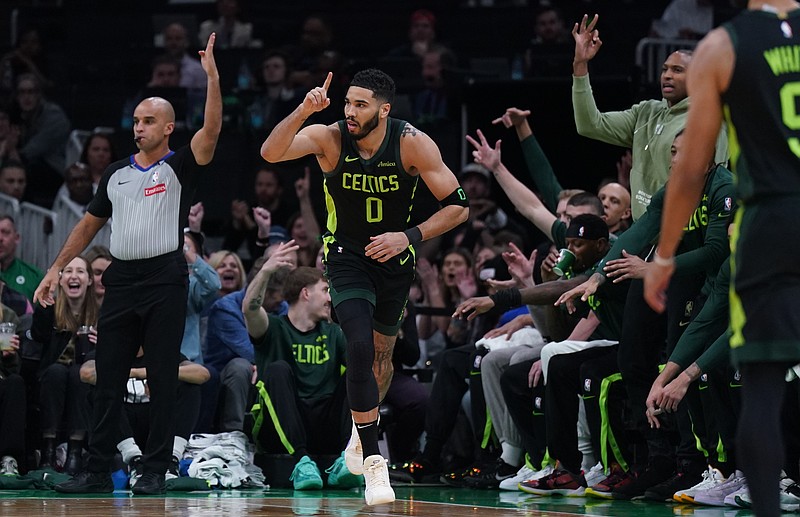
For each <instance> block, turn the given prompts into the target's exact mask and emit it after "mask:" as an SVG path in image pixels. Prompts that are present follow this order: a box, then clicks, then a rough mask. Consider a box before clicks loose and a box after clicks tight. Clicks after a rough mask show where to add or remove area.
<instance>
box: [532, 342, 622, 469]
mask: <svg viewBox="0 0 800 517" xmlns="http://www.w3.org/2000/svg"><path fill="white" fill-rule="evenodd" d="M614 348H616V347H596V348H589V349H586V350H582V351H580V352H574V353H571V354H559V355H555V356H553V357H552V358H551V359H550V364H549V366H548V372H547V385H546V389H545V404H546V407H547V411H545V421H546V422H547V447H548V449H549V451H550V455H551V456H552V457H553V458H555V459H557V460H558V461H560V462H561V464H562V465H563V466H564V468H565V469H567V470H569V471H570V472H574V473H578V472H580V470H581V461H582V459H583V455H582V454H581V452H580V451H579V450H578V429H577V423H578V404H579V399H578V396H579V394H581V393H583V392H584V389H585V388H584V386H583V382H582V377H581V371H582V367H583V364H584V363H586V362H587V361H592V360H598V359H600V358H603V357H608V356H609V355H611V356H616V352H615V350H614ZM596 414H597V415H598V416H599V411H598V412H597V413H596ZM591 427H593V428H594V429H592V431H593V434H592V444H593V447H594V448H595V451H596V453H598V454H597V457H599V456H600V455H599V450H600V448H599V436H600V434H599V433H600V424H599V421H598V422H597V423H596V424H595V425H594V426H590V428H591ZM594 432H597V435H595V434H594Z"/></svg>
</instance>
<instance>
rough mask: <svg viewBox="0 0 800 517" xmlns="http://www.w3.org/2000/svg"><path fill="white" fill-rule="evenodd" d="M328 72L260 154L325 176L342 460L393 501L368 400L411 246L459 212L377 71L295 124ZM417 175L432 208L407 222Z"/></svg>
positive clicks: (384, 374) (381, 390)
mask: <svg viewBox="0 0 800 517" xmlns="http://www.w3.org/2000/svg"><path fill="white" fill-rule="evenodd" d="M332 78H333V74H331V73H329V74H328V77H327V78H326V79H325V83H324V84H323V85H322V86H321V87H317V88H314V89H313V90H311V91H310V92H309V93H308V94H307V95H306V97H305V99H304V100H303V103H302V104H300V106H298V107H297V109H295V110H294V112H293V113H292V114H291V115H289V116H288V117H287V118H286V119H284V120H283V121H282V122H281V123H280V124H278V125H277V126H276V127H275V129H274V130H273V131H272V133H270V135H269V137H268V138H267V140H266V141H265V142H264V144H263V145H262V146H261V155H262V156H263V157H264V159H265V160H267V161H270V162H279V161H285V160H294V159H297V158H300V157H302V156H306V155H308V154H313V155H315V156H316V158H317V162H319V165H320V167H321V168H322V170H323V171H324V172H325V193H326V203H327V207H328V223H327V232H326V234H325V238H324V242H325V262H326V267H327V275H328V280H329V282H330V285H331V298H332V300H333V303H334V307H335V308H336V314H337V315H338V317H339V323H340V324H341V326H342V329H343V330H344V333H345V336H346V338H347V365H348V366H347V396H348V400H349V403H350V409H351V411H352V413H353V421H354V423H355V429H354V433H353V436H352V437H351V440H350V444H349V445H348V451H347V452H348V454H346V459H347V466H348V469H350V471H351V472H352V473H354V474H361V473H362V472H363V473H364V476H365V478H366V485H367V488H366V490H365V498H366V501H367V504H380V503H386V502H391V501H393V500H394V491H393V490H392V488H391V487H390V486H389V471H388V467H387V465H386V460H385V459H383V458H382V457H381V455H380V452H379V450H378V404H379V403H380V401H381V400H382V399H383V397H384V396H385V395H386V390H387V389H388V387H389V383H390V382H391V380H392V372H393V369H392V349H393V348H394V343H395V339H396V337H397V330H398V327H399V326H400V320H401V317H402V315H403V307H404V306H405V303H406V298H407V296H408V290H409V287H410V286H411V281H412V279H413V277H414V258H413V255H414V248H413V245H414V244H418V243H419V242H421V241H423V240H426V239H430V238H433V237H436V236H438V235H441V234H442V233H444V232H446V231H448V230H450V229H452V228H454V227H456V226H458V225H459V224H461V223H463V222H464V221H466V220H467V216H468V213H469V208H468V201H467V199H466V195H465V194H464V191H463V190H462V189H461V187H459V185H458V181H457V180H456V177H455V176H454V175H453V173H452V172H451V171H450V169H448V168H447V166H446V165H445V164H444V163H443V162H442V158H441V154H440V152H439V148H438V147H437V146H436V144H435V143H434V142H433V140H431V138H430V137H428V136H427V135H426V134H424V133H422V132H420V131H419V130H417V129H416V128H414V127H413V126H412V125H411V124H409V123H407V122H405V121H402V120H397V119H393V118H390V117H389V111H390V110H391V107H392V102H393V100H394V93H395V86H394V81H393V80H392V78H391V77H389V76H388V75H386V74H385V73H383V72H381V71H379V70H375V69H369V70H363V71H361V72H358V73H357V74H355V76H354V77H353V80H352V82H351V83H350V87H349V89H348V90H347V94H346V96H345V101H344V102H345V108H344V115H345V120H341V121H339V122H336V123H334V124H330V125H327V126H324V125H321V124H313V125H310V126H308V127H305V128H303V129H302V130H301V129H300V128H301V126H302V125H303V124H304V123H305V121H306V120H307V119H308V117H310V116H311V115H312V114H314V113H315V112H318V111H321V110H323V109H325V108H326V107H328V106H329V105H330V99H328V87H329V86H330V84H331V79H332ZM298 131H299V132H298ZM419 177H422V180H423V181H424V182H425V184H426V185H427V186H428V188H429V189H430V191H431V192H432V193H433V195H434V196H436V199H438V200H439V202H440V203H441V204H442V208H441V209H440V210H439V211H438V212H436V213H435V214H433V215H432V216H431V217H430V218H429V219H428V220H427V221H425V222H423V223H421V224H420V225H419V226H415V227H412V228H408V220H409V212H410V210H411V206H412V203H413V199H414V192H415V190H416V185H417V179H418V178H419Z"/></svg>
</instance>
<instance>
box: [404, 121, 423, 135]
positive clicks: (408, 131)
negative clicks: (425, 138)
mask: <svg viewBox="0 0 800 517" xmlns="http://www.w3.org/2000/svg"><path fill="white" fill-rule="evenodd" d="M423 134H424V133H423V132H422V131H420V130H419V129H417V128H415V127H414V126H412V125H411V124H406V125H405V127H404V128H403V131H401V132H400V138H403V137H405V136H417V135H423Z"/></svg>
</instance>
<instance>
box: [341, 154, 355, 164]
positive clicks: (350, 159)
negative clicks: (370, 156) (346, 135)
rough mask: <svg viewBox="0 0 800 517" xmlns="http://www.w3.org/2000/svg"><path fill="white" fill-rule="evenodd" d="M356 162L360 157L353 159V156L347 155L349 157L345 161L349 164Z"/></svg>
mask: <svg viewBox="0 0 800 517" xmlns="http://www.w3.org/2000/svg"><path fill="white" fill-rule="evenodd" d="M356 160H358V156H355V157H353V156H350V155H347V156H345V157H344V161H346V162H347V163H350V162H354V161H356Z"/></svg>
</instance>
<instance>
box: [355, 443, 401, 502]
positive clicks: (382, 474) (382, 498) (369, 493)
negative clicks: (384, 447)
mask: <svg viewBox="0 0 800 517" xmlns="http://www.w3.org/2000/svg"><path fill="white" fill-rule="evenodd" d="M363 471H364V481H365V482H366V488H365V489H364V498H365V499H366V501H367V504H368V505H370V506H373V505H376V504H387V503H391V502H392V501H394V490H392V486H391V485H390V484H389V465H388V464H387V462H386V460H385V459H384V458H383V457H382V456H379V455H377V454H373V455H372V456H368V457H367V459H365V460H364V468H363Z"/></svg>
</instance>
